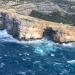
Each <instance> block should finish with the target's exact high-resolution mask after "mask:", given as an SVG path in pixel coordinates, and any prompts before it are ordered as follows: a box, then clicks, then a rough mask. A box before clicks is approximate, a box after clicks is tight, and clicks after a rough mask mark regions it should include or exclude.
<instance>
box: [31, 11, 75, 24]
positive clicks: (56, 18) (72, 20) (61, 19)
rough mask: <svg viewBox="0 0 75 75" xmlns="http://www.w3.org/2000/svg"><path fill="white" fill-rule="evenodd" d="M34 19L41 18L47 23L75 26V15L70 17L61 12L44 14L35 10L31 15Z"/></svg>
mask: <svg viewBox="0 0 75 75" xmlns="http://www.w3.org/2000/svg"><path fill="white" fill-rule="evenodd" d="M30 16H32V17H36V18H40V19H43V20H47V21H52V22H58V23H64V24H75V15H69V14H66V13H61V12H58V11H56V12H52V13H48V14H46V13H43V12H39V11H36V10H33V11H32V12H31V14H30Z"/></svg>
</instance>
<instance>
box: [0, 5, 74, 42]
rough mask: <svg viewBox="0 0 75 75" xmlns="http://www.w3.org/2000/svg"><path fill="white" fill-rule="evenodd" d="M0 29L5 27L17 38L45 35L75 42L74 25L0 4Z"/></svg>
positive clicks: (38, 37)
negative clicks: (26, 14)
mask: <svg viewBox="0 0 75 75" xmlns="http://www.w3.org/2000/svg"><path fill="white" fill-rule="evenodd" d="M0 29H1V30H3V29H6V30H7V32H8V33H9V34H11V35H12V36H13V37H14V38H17V39H19V40H36V39H42V38H43V37H45V38H47V39H51V40H53V41H54V42H58V43H63V42H65V43H67V42H75V26H70V25H69V24H62V23H55V22H51V21H45V20H42V19H38V18H34V17H30V16H25V15H21V14H18V13H17V11H16V10H15V9H13V8H6V7H2V8H1V6H0Z"/></svg>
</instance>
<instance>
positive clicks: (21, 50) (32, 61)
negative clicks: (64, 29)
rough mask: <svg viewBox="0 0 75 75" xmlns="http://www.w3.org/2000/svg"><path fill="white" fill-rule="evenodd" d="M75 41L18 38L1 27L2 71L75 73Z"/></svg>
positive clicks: (8, 74) (5, 74) (6, 74)
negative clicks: (22, 39) (23, 39)
mask: <svg viewBox="0 0 75 75" xmlns="http://www.w3.org/2000/svg"><path fill="white" fill-rule="evenodd" d="M74 46H75V44H74V43H73V44H72V43H69V44H61V45H60V44H58V43H54V42H52V41H48V40H46V39H42V40H36V41H28V42H27V41H18V40H16V39H14V38H12V36H10V35H8V34H7V32H6V30H4V31H0V75H75V47H74Z"/></svg>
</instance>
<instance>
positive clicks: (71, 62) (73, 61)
mask: <svg viewBox="0 0 75 75" xmlns="http://www.w3.org/2000/svg"><path fill="white" fill-rule="evenodd" d="M67 63H70V64H75V60H69V61H67Z"/></svg>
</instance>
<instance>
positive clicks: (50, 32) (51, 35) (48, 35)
mask: <svg viewBox="0 0 75 75" xmlns="http://www.w3.org/2000/svg"><path fill="white" fill-rule="evenodd" d="M55 34H56V31H54V30H53V29H52V28H46V29H45V30H44V32H43V37H45V38H47V39H48V40H53V39H54V35H55Z"/></svg>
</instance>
